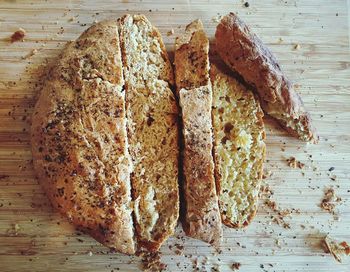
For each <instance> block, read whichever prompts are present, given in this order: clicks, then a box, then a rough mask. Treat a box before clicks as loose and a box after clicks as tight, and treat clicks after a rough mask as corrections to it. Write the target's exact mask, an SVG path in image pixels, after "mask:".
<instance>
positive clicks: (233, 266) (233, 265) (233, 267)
mask: <svg viewBox="0 0 350 272" xmlns="http://www.w3.org/2000/svg"><path fill="white" fill-rule="evenodd" d="M240 267H241V264H240V263H233V264H232V265H231V269H232V270H233V271H236V270H239V268H240Z"/></svg>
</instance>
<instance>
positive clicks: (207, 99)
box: [175, 20, 222, 245]
mask: <svg viewBox="0 0 350 272" xmlns="http://www.w3.org/2000/svg"><path fill="white" fill-rule="evenodd" d="M175 49H176V51H175V78H176V84H177V92H178V94H179V100H180V106H181V108H182V121H183V137H184V154H183V171H184V194H185V210H186V216H185V224H184V230H185V232H186V234H187V235H188V236H190V237H193V238H197V239H200V240H203V241H205V242H208V243H212V244H214V245H219V243H220V241H221V238H222V228H221V218H220V212H219V207H218V197H217V195H216V188H215V178H214V161H213V156H212V148H213V144H212V119H211V104H212V90H211V83H210V79H209V58H208V51H209V40H208V38H207V36H206V35H205V32H204V30H203V25H202V23H201V21H200V20H196V21H194V22H192V23H191V24H189V25H188V26H187V27H186V31H185V33H184V34H183V35H182V36H180V37H178V38H177V39H176V44H175Z"/></svg>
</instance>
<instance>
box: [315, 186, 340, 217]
mask: <svg viewBox="0 0 350 272" xmlns="http://www.w3.org/2000/svg"><path fill="white" fill-rule="evenodd" d="M341 200H342V199H341V198H340V197H337V196H336V195H335V193H334V189H333V188H328V189H326V191H325V193H324V197H323V199H322V201H321V204H320V207H321V208H322V209H323V210H325V211H328V212H329V213H332V214H334V209H335V205H336V203H338V202H340V201H341Z"/></svg>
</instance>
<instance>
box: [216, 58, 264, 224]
mask: <svg viewBox="0 0 350 272" xmlns="http://www.w3.org/2000/svg"><path fill="white" fill-rule="evenodd" d="M210 76H211V81H212V86H213V87H212V88H213V112H212V114H213V129H214V161H215V178H216V182H217V188H218V195H219V206H220V212H221V216H222V221H223V223H224V224H225V225H227V226H229V227H233V228H241V227H245V226H247V225H248V224H249V223H250V222H251V220H252V218H253V217H254V215H255V214H256V211H257V207H258V194H259V190H260V183H261V178H262V172H263V162H264V158H265V143H264V139H265V131H264V124H263V120H262V117H263V115H264V114H263V112H262V110H261V108H260V106H259V103H258V101H257V100H256V99H255V97H254V95H253V93H252V92H251V91H250V90H247V89H246V88H245V87H244V86H243V85H241V84H240V83H239V82H238V81H237V80H236V79H235V78H233V77H231V76H229V75H228V74H227V73H226V71H225V72H223V70H222V69H220V68H218V66H216V65H214V64H213V63H212V64H211V69H210Z"/></svg>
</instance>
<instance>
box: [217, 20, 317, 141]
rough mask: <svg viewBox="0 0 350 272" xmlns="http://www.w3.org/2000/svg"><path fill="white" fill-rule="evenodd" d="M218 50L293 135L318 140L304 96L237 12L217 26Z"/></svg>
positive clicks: (263, 104)
mask: <svg viewBox="0 0 350 272" xmlns="http://www.w3.org/2000/svg"><path fill="white" fill-rule="evenodd" d="M215 38H216V49H217V51H218V53H219V55H220V57H221V58H222V59H223V60H224V62H225V63H226V64H227V65H228V66H229V67H230V68H232V69H233V70H234V71H236V72H238V73H239V74H240V75H241V76H242V77H243V78H244V79H245V80H246V81H247V82H248V83H250V84H252V85H254V86H255V87H256V89H257V92H258V93H259V96H260V100H261V105H262V108H263V109H264V111H265V112H266V113H267V114H269V115H271V116H272V117H274V118H275V119H276V120H277V121H278V122H279V123H280V124H281V125H282V126H283V127H284V128H285V129H287V130H288V131H289V132H290V133H291V134H293V135H295V136H297V137H299V138H300V139H302V140H304V141H311V142H317V140H318V136H317V135H316V131H315V129H314V127H313V126H312V124H311V118H310V115H309V113H308V112H307V111H306V110H305V108H304V105H303V102H302V100H301V97H300V96H299V95H298V94H297V93H296V92H295V90H294V87H293V84H292V83H291V82H290V81H289V79H288V78H287V77H286V76H285V74H284V73H283V71H282V70H281V68H280V66H279V65H278V63H277V60H276V58H275V57H274V56H273V54H272V53H271V52H270V50H269V49H268V48H267V47H266V46H265V45H264V44H263V42H262V41H261V40H260V39H259V38H258V37H257V36H256V35H255V34H253V33H252V32H251V31H250V29H249V28H248V27H247V25H246V24H245V23H244V22H243V21H241V20H240V19H239V18H238V17H237V16H236V15H235V14H234V13H230V14H228V15H226V16H225V17H223V18H222V20H221V22H220V23H219V25H218V26H217V28H216V33H215Z"/></svg>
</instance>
